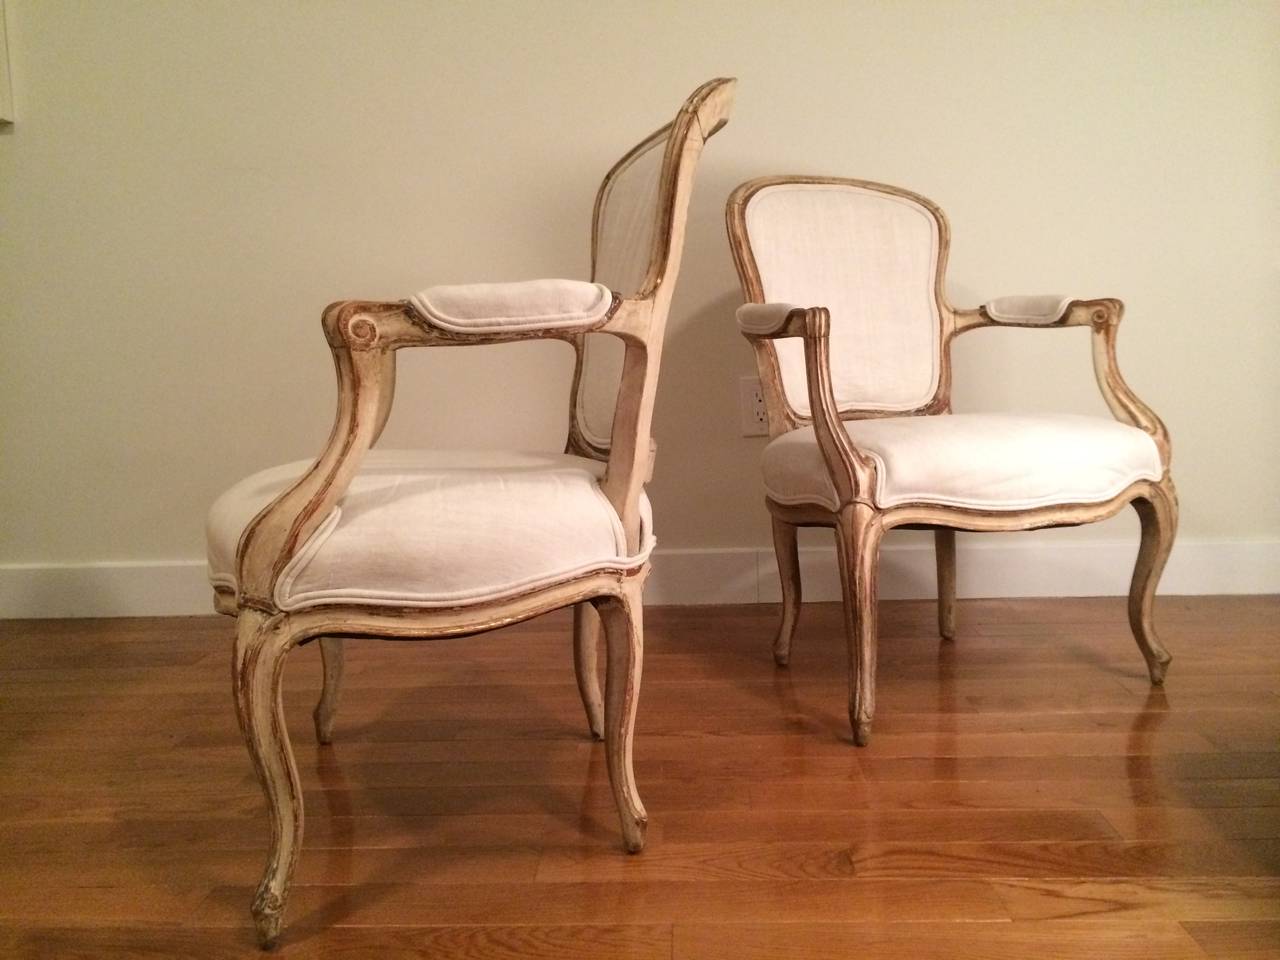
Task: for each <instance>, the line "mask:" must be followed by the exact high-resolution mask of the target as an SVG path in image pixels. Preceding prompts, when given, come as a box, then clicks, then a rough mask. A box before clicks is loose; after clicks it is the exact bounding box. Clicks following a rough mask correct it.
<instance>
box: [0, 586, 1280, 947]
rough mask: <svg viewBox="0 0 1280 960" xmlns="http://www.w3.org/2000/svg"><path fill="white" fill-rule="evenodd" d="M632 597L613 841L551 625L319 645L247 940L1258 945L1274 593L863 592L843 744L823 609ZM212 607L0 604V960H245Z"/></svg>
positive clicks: (242, 874) (245, 926) (1277, 891)
mask: <svg viewBox="0 0 1280 960" xmlns="http://www.w3.org/2000/svg"><path fill="white" fill-rule="evenodd" d="M776 613H777V611H776V608H774V607H769V606H753V607H707V608H667V609H661V608H659V609H652V610H651V611H650V613H649V617H648V621H649V622H648V628H649V633H648V638H647V651H646V661H645V673H644V684H643V689H642V693H641V700H640V720H639V724H638V729H637V740H636V768H637V774H638V778H639V783H640V790H641V794H642V796H643V797H644V799H645V802H646V804H647V805H648V808H649V815H650V828H649V846H648V848H647V850H646V851H645V852H644V853H642V854H640V855H638V856H633V857H628V856H626V855H625V854H623V853H622V852H621V849H620V845H619V834H618V830H617V824H616V821H615V815H614V811H613V807H612V802H611V799H610V795H609V788H608V782H607V777H606V773H605V766H604V755H603V747H602V746H600V745H598V744H593V743H592V742H591V741H590V740H588V739H587V737H586V735H585V732H586V727H585V721H584V719H583V717H582V715H581V708H580V706H579V703H578V699H577V692H576V689H575V687H574V682H573V670H572V664H571V657H570V644H569V621H568V618H567V617H566V616H563V615H555V616H551V617H546V618H543V619H541V620H538V621H535V622H533V623H530V624H525V625H522V626H519V627H515V628H511V629H508V630H505V631H503V632H500V633H495V634H491V635H489V636H487V637H480V638H473V639H468V640H449V641H442V642H436V643H433V644H410V643H380V642H377V641H363V642H351V643H349V644H348V654H347V659H348V667H347V687H346V695H345V699H344V702H343V706H342V710H341V712H340V714H339V718H338V724H337V731H336V738H337V739H336V742H335V744H334V745H333V746H332V747H327V748H319V747H317V746H316V744H315V742H314V739H313V735H312V730H311V723H310V716H309V711H310V709H311V706H312V703H313V701H314V698H315V694H316V691H317V689H318V685H319V676H320V672H319V654H318V651H317V650H316V649H315V648H314V647H308V648H304V649H302V650H299V651H297V652H295V653H294V654H293V656H292V658H291V662H290V666H289V669H288V676H287V677H286V687H287V694H286V697H287V713H288V718H289V725H290V730H291V732H292V733H293V736H294V745H295V748H296V750H297V754H298V760H299V766H300V768H301V773H302V779H303V784H304V787H305V791H306V803H307V809H306V815H307V827H306V837H305V844H304V850H303V855H302V861H301V865H300V867H299V871H298V876H297V884H296V886H295V888H294V892H293V896H292V899H291V901H290V904H289V908H288V912H287V914H286V921H287V924H288V926H287V928H286V931H285V935H284V938H283V943H282V945H281V947H280V948H279V950H278V954H279V955H283V956H287V957H334V956H340V957H344V958H352V957H363V956H376V957H379V958H403V957H432V958H436V957H549V958H552V957H553V958H558V960H566V958H569V960H573V958H583V960H586V958H591V960H602V958H610V957H637V958H655V960H656V958H663V960H673V958H679V960H687V958H699V960H701V958H707V960H712V958H732V960H756V958H761V960H763V958H769V960H773V958H791V957H796V958H818V957H857V958H859V960H877V958H888V957H894V958H909V960H923V958H930V957H938V958H944V957H945V958H949V960H957V958H959V960H965V958H974V960H977V958H982V960H993V958H994V960H999V958H1009V960H1041V958H1076V957H1079V958H1087V960H1126V958H1152V957H1154V958H1161V960H1176V958H1184V957H1185V958H1191V957H1198V958H1204V957H1206V956H1207V957H1238V958H1251V960H1258V958H1262V957H1280V693H1278V692H1277V691H1278V690H1280V655H1277V648H1278V646H1280V598H1221V599H1219V598H1196V599H1180V598H1169V599H1162V600H1161V601H1160V602H1159V604H1158V607H1157V620H1158V623H1159V624H1160V625H1161V626H1162V627H1163V633H1164V638H1165V642H1166V644H1167V646H1168V647H1169V649H1170V650H1171V651H1172V652H1173V654H1174V662H1173V666H1172V669H1171V670H1170V673H1169V680H1168V686H1167V688H1166V690H1164V691H1153V690H1152V689H1151V688H1150V687H1149V686H1148V683H1147V680H1146V674H1145V670H1144V669H1143V665H1142V660H1141V658H1140V656H1139V655H1138V651H1137V649H1136V647H1135V646H1134V643H1133V641H1132V639H1131V637H1130V636H1129V634H1128V628H1127V622H1126V618H1125V612H1124V603H1123V601H1122V600H1119V599H1104V600H1054V601H969V602H964V603H962V604H961V606H960V630H959V636H958V639H957V641H956V642H955V643H954V644H941V643H939V641H938V640H937V638H936V636H935V634H934V631H933V622H934V621H933V618H934V612H933V607H932V604H928V603H914V602H912V603H886V604H883V605H882V625H883V626H882V639H881V655H880V687H879V694H880V696H879V711H878V716H877V718H876V724H875V731H874V734H873V737H872V743H871V746H870V747H868V748H867V749H865V750H858V749H856V748H854V747H853V746H851V745H850V743H849V729H848V725H847V719H846V714H845V706H844V704H845V681H844V656H843V653H842V646H843V645H842V641H841V639H840V634H839V623H838V610H837V608H836V607H834V606H833V605H829V604H813V605H809V606H806V608H805V614H804V618H803V619H802V622H801V628H800V635H799V636H798V638H797V640H796V648H795V652H794V656H793V666H792V667H791V669H790V670H789V671H784V670H778V669H775V667H774V666H773V663H772V660H771V658H770V653H769V648H770V641H771V638H772V629H773V622H774V617H775V616H776ZM230 651H231V623H230V621H229V620H226V619H222V618H213V617H209V618H190V619H149V620H109V621H101V620H99V621H86V620H80V621H42V622H32V621H26V622H8V623H4V624H0V956H4V957H42V958H45V957H48V958H53V957H58V958H61V957H94V958H97V957H115V956H129V957H138V956H146V957H187V958H202V957H219V958H221V957H240V956H245V957H252V956H255V955H257V951H256V949H255V948H254V945H253V935H252V929H251V926H250V923H249V913H248V905H249V899H250V896H251V893H252V890H253V887H254V886H255V884H256V882H257V879H258V876H259V873H260V870H261V867H262V864H263V860H264V858H265V849H266V847H265V845H266V841H267V833H268V827H267V822H266V817H265V808H264V805H263V801H262V797H261V794H260V793H259V790H258V786H257V783H256V781H255V780H254V777H253V772H252V769H251V767H250V764H249V759H248V755H247V754H246V752H245V749H244V747H243V745H242V744H241V741H240V735H239V733H238V731H237V729H236V725H235V720H234V716H233V713H232V706H231V699H230V667H229V659H230Z"/></svg>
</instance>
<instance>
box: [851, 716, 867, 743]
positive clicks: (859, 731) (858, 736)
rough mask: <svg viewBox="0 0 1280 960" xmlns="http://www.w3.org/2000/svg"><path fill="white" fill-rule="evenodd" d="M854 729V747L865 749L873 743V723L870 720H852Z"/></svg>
mask: <svg viewBox="0 0 1280 960" xmlns="http://www.w3.org/2000/svg"><path fill="white" fill-rule="evenodd" d="M850 724H851V726H852V727H853V743H854V746H858V747H865V746H866V745H867V744H868V743H870V742H871V721H870V720H858V719H856V718H855V719H852V720H850Z"/></svg>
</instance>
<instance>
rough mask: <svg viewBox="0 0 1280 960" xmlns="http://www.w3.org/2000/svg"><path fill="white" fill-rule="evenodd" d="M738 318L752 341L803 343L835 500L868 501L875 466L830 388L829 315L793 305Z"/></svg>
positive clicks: (756, 307) (745, 312)
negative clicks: (853, 436)
mask: <svg viewBox="0 0 1280 960" xmlns="http://www.w3.org/2000/svg"><path fill="white" fill-rule="evenodd" d="M737 318H738V329H739V330H741V331H742V333H743V335H744V336H745V337H746V338H747V339H748V340H752V341H755V340H777V339H781V338H784V337H802V338H803V339H804V367H805V377H806V380H807V381H808V386H809V409H810V410H811V411H813V432H814V436H815V438H816V439H817V441H818V449H819V450H820V451H821V452H822V460H823V462H824V463H825V464H826V466H827V474H828V475H829V476H830V478H831V484H832V486H833V487H834V488H835V491H836V498H837V500H838V501H839V502H840V504H841V505H842V506H843V505H845V504H849V503H853V502H854V501H855V500H858V499H863V500H866V499H869V497H870V493H871V491H872V490H873V489H874V487H875V475H876V474H875V471H876V467H875V461H873V460H872V459H871V458H869V457H867V456H865V455H864V454H862V453H861V452H860V451H859V450H858V448H857V447H855V446H854V445H853V441H852V440H850V439H849V434H848V432H847V431H846V430H845V429H844V424H843V422H842V421H841V419H840V410H839V407H838V406H837V405H836V398H835V391H834V389H833V388H832V385H831V311H830V310H828V309H827V308H826V307H797V306H794V305H792V304H790V303H747V304H743V305H742V306H741V307H739V308H738V312H737Z"/></svg>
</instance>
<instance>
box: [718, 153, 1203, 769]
mask: <svg viewBox="0 0 1280 960" xmlns="http://www.w3.org/2000/svg"><path fill="white" fill-rule="evenodd" d="M792 183H798V184H823V183H827V184H841V185H847V186H853V187H860V188H864V189H869V190H875V191H878V192H881V193H885V194H888V195H891V196H899V197H905V198H908V199H910V200H912V201H914V202H916V203H918V204H920V205H921V206H923V207H924V208H925V209H927V210H928V211H929V212H930V213H931V214H932V215H933V217H934V219H935V220H936V222H937V225H938V239H939V251H938V260H937V269H936V272H935V275H934V278H933V295H934V298H935V300H936V302H937V305H938V316H939V323H940V329H939V338H938V339H939V344H940V348H939V349H940V356H939V376H938V386H937V389H936V391H935V392H934V394H933V396H932V397H931V398H930V399H929V400H928V401H927V402H926V403H924V404H923V405H921V406H920V407H918V408H916V409H914V410H907V411H894V412H885V411H879V410H867V409H860V408H857V407H853V406H846V407H841V406H840V405H839V404H838V403H837V402H836V399H835V393H834V390H833V388H832V383H831V370H830V339H829V337H830V330H831V316H830V313H829V311H828V310H827V309H826V308H825V307H822V306H813V307H808V308H804V307H797V308H796V309H794V310H792V311H791V313H790V314H788V315H787V317H786V318H785V320H784V321H783V322H782V323H781V325H780V326H779V328H778V329H777V330H775V331H774V332H772V333H770V334H767V335H753V334H747V338H748V340H750V341H751V344H752V347H753V348H754V350H755V355H756V361H757V365H758V367H759V371H760V382H761V387H762V389H763V392H764V397H765V404H766V407H767V409H768V419H769V435H770V437H777V436H780V435H781V434H783V433H786V432H788V431H790V430H795V429H797V428H799V427H804V426H809V425H812V426H813V429H814V434H815V437H816V438H817V442H818V447H819V449H820V450H821V453H822V459H823V462H824V463H825V464H826V467H827V473H828V475H829V477H830V479H831V484H832V487H833V489H834V490H835V492H836V497H837V501H838V506H837V508H836V509H834V510H832V509H830V508H828V507H825V506H822V505H820V504H816V503H815V504H799V505H796V504H792V505H786V504H781V503H776V502H774V501H772V500H770V499H769V498H767V497H766V504H767V505H768V508H769V511H770V513H771V514H772V516H773V525H774V545H775V549H776V551H777V554H778V568H779V570H780V571H781V577H782V623H781V626H780V627H779V632H778V637H777V640H776V642H775V646H774V659H775V660H776V661H777V662H778V664H779V665H783V666H785V665H786V664H787V662H788V659H789V656H790V647H791V638H792V635H793V634H794V632H795V628H796V621H797V619H798V617H799V605H800V585H799V572H798V567H797V564H796V561H795V557H794V552H795V533H794V528H795V527H798V526H825V527H832V528H834V530H835V536H836V544H837V548H838V550H837V555H838V560H839V565H840V578H841V584H842V587H843V595H844V602H845V633H846V636H847V640H848V662H849V722H850V726H851V728H852V731H853V739H854V742H855V743H857V744H858V745H859V746H864V745H866V743H867V742H868V740H869V738H870V735H871V724H872V720H873V718H874V714H875V674H876V575H877V567H878V554H879V548H880V542H881V540H882V538H883V536H884V534H885V533H886V532H888V531H889V530H891V529H893V528H895V527H912V528H927V529H932V530H934V531H935V551H936V555H937V570H938V632H939V634H940V635H941V636H942V637H943V638H944V639H946V640H950V639H952V638H954V636H955V589H956V569H955V567H956V555H955V531H956V530H972V531H980V532H996V531H1014V530H1033V529H1038V528H1042V527H1057V526H1075V525H1078V524H1082V523H1092V522H1095V521H1098V520H1104V519H1106V518H1108V517H1111V516H1114V515H1115V514H1116V513H1118V512H1120V511H1121V510H1122V509H1124V508H1125V507H1126V506H1130V505H1132V506H1133V508H1134V509H1135V510H1136V511H1137V513H1138V515H1139V518H1140V519H1141V522H1142V545H1141V547H1140V549H1139V553H1138V560H1137V564H1136V566H1135V569H1134V573H1133V581H1132V583H1131V585H1130V588H1129V622H1130V625H1131V627H1132V629H1133V635H1134V639H1135V640H1136V641H1137V644H1138V649H1139V651H1140V652H1141V653H1142V656H1143V659H1145V660H1146V663H1147V668H1148V673H1149V676H1150V679H1151V682H1152V684H1155V685H1159V684H1162V683H1163V682H1164V676H1165V671H1166V669H1167V668H1168V665H1169V661H1170V659H1171V658H1170V655H1169V653H1168V651H1167V650H1165V648H1164V646H1163V645H1162V644H1161V642H1160V639H1159V637H1158V635H1157V634H1156V630H1155V626H1154V623H1153V619H1152V608H1153V606H1154V600H1155V592H1156V586H1157V584H1158V582H1159V579H1160V574H1161V572H1162V571H1163V569H1164V565H1165V561H1166V560H1167V559H1168V556H1169V552H1170V550H1172V548H1173V540H1174V535H1175V532H1176V530H1177V518H1178V499H1177V493H1176V492H1175V490H1174V486H1173V480H1172V477H1171V476H1170V473H1169V464H1170V446H1169V433H1168V430H1166V428H1165V426H1164V424H1163V423H1162V422H1161V420H1160V418H1159V417H1157V416H1156V414H1155V412H1154V411H1152V409H1151V408H1150V407H1149V406H1147V405H1146V404H1145V403H1143V402H1142V401H1141V400H1140V399H1139V398H1138V397H1137V395H1136V394H1135V393H1134V392H1133V390H1132V389H1130V387H1129V386H1128V384H1127V383H1125V381H1124V378H1123V377H1122V376H1121V374H1120V368H1119V365H1118V364H1117V361H1116V333H1117V330H1118V329H1119V326H1120V320H1121V318H1122V316H1123V314H1124V305H1123V304H1122V303H1121V302H1120V301H1119V300H1115V299H1109V298H1108V299H1099V300H1073V301H1071V302H1070V303H1069V304H1067V306H1066V308H1065V309H1064V310H1063V312H1062V315H1061V316H1060V317H1059V318H1058V319H1057V320H1056V321H1055V322H1053V323H1050V324H1044V323H1025V324H1024V323H1016V322H1015V323H1011V322H1008V321H999V320H996V319H994V318H993V317H992V316H990V315H989V314H988V313H987V312H986V310H985V309H983V308H977V309H973V310H957V309H955V308H953V307H952V306H951V305H950V304H949V303H948V302H947V298H946V295H945V293H944V290H943V284H944V280H945V275H946V265H947V254H948V249H949V246H950V237H951V231H950V227H949V226H948V224H947V220H946V216H945V215H944V214H943V212H942V210H941V209H940V208H939V207H938V206H937V205H936V204H934V203H933V202H932V201H930V200H927V199H926V198H924V197H921V196H919V195H918V194H915V193H911V192H910V191H907V190H902V189H900V188H898V187H891V186H886V185H884V184H878V183H872V182H869V181H865V180H848V179H840V178H834V177H766V178H763V179H759V180H752V181H750V182H748V183H744V184H742V185H741V186H740V187H738V188H737V189H736V190H735V191H734V192H733V194H732V195H731V196H730V197H729V202H728V205H727V208H726V211H725V214H726V224H727V227H728V232H729V242H730V246H731V248H732V250H733V258H734V263H735V265H736V266H737V268H738V276H739V278H740V279H741V281H742V289H743V295H744V297H745V299H746V300H747V302H749V303H763V302H765V301H764V285H763V282H762V279H761V276H760V271H759V268H758V267H757V265H756V261H755V258H754V256H753V254H752V250H751V242H750V237H749V236H748V234H747V228H746V211H747V206H748V205H749V204H750V202H751V198H752V197H753V196H754V195H755V194H756V193H757V192H758V191H759V190H761V189H763V188H765V187H769V186H774V185H777V184H792ZM990 326H1025V327H1028V328H1033V327H1034V328H1039V329H1043V328H1046V327H1087V328H1089V329H1090V330H1091V331H1092V346H1093V369H1094V375H1095V378H1096V380H1097V382H1098V388H1099V390H1100V391H1101V393H1102V396H1103V398H1104V400H1105V401H1106V403H1107V406H1108V408H1109V409H1110V410H1111V412H1112V414H1113V415H1114V416H1115V418H1116V419H1117V420H1119V421H1121V422H1122V423H1127V424H1129V425H1130V426H1134V427H1137V428H1139V429H1140V430H1143V431H1144V432H1146V433H1147V434H1149V435H1150V436H1151V438H1152V440H1153V441H1154V442H1155V445H1156V448H1157V450H1158V451H1159V454H1160V461H1161V464H1162V466H1163V474H1162V476H1161V478H1160V480H1158V481H1155V482H1152V481H1146V480H1144V481H1140V482H1137V483H1134V484H1132V485H1130V486H1129V487H1128V488H1126V489H1125V490H1123V491H1121V493H1119V494H1118V495H1117V496H1115V497H1113V498H1112V499H1110V500H1106V501H1102V502H1100V503H1068V504H1059V505H1055V506H1051V507H1040V508H1036V509H1030V510H1008V511H984V510H972V509H964V508H958V507H943V506H938V505H936V504H927V503H915V504H912V503H908V504H901V505H898V506H894V507H891V508H887V509H881V508H878V507H876V506H875V504H874V502H873V500H872V498H871V496H870V494H869V491H871V490H874V489H875V482H876V463H875V461H874V459H873V458H871V457H869V456H867V455H865V454H863V453H862V452H861V451H859V450H858V448H857V447H856V445H855V444H854V443H853V442H852V440H851V439H850V438H849V435H848V433H847V432H846V431H845V430H844V428H843V426H842V421H844V420H854V419H860V418H865V417H878V416H929V415H942V414H947V413H950V412H951V349H950V347H951V340H952V339H953V338H954V337H955V336H957V335H959V334H961V333H965V332H967V331H969V330H976V329H980V328H982V327H990ZM783 337H800V338H802V339H803V341H804V356H805V370H806V379H807V385H808V392H809V404H810V409H811V410H812V411H813V413H812V416H810V417H806V416H803V415H801V414H799V413H798V412H797V411H796V410H795V409H794V408H793V407H792V406H791V404H790V403H789V402H788V400H787V397H786V394H785V392H784V391H783V388H782V376H781V372H780V369H779V366H778V357H777V352H776V350H775V348H774V343H773V341H774V340H776V339H779V338H783ZM788 527H790V528H792V529H791V530H790V531H788V529H787V528H788Z"/></svg>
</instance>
